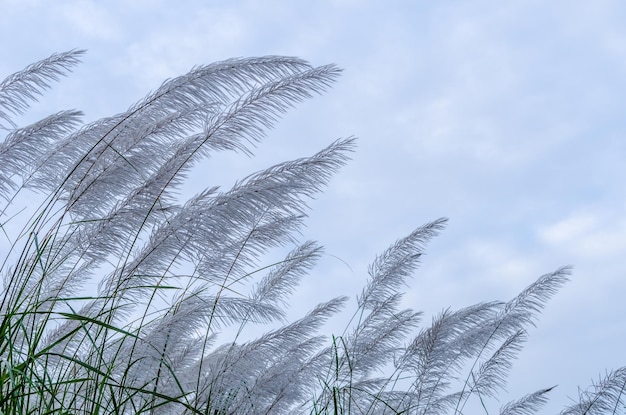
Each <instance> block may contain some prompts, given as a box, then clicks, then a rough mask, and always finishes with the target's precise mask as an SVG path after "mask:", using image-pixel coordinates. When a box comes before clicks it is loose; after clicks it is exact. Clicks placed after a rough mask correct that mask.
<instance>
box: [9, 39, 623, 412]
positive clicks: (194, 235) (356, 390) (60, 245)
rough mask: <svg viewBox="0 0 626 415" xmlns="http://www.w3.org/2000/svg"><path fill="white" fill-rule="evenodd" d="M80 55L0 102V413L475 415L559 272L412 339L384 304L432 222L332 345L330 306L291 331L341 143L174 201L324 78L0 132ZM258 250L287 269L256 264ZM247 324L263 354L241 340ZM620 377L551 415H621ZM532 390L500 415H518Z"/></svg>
mask: <svg viewBox="0 0 626 415" xmlns="http://www.w3.org/2000/svg"><path fill="white" fill-rule="evenodd" d="M83 53H84V52H83V51H70V52H66V53H61V54H54V55H52V56H51V57H49V58H47V59H44V60H42V61H40V62H38V63H36V64H33V65H31V66H28V67H27V68H26V69H24V70H22V71H20V72H17V73H15V74H14V75H11V76H9V77H8V78H6V79H5V80H4V81H2V82H1V83H0V129H2V130H4V131H6V136H5V138H4V140H3V141H2V142H0V200H2V205H0V230H2V231H3V234H2V235H3V237H4V238H6V240H7V241H8V245H7V246H8V247H9V248H8V249H7V251H6V252H1V254H2V256H3V257H2V262H1V264H2V265H1V266H0V273H1V274H2V288H3V291H2V296H1V299H0V413H3V414H79V413H80V414H95V413H98V414H140V413H147V414H173V413H178V414H211V415H218V414H439V413H442V414H443V413H452V414H464V413H468V411H469V409H468V408H475V407H476V405H479V407H480V408H483V409H484V411H485V413H487V407H488V406H491V405H492V401H495V400H496V399H497V396H498V394H499V393H501V392H502V390H503V389H504V387H505V386H506V379H507V375H508V372H509V370H510V369H511V366H512V364H513V361H514V359H515V358H516V356H517V355H518V354H519V352H520V351H521V348H522V345H523V343H524V341H525V340H526V337H527V331H526V330H527V328H528V326H531V325H533V324H535V322H536V321H537V316H538V314H539V313H540V311H541V310H542V308H543V307H544V306H545V304H546V302H547V301H548V300H549V299H550V298H551V297H552V296H553V295H554V294H555V293H556V292H557V291H558V289H559V288H560V287H561V286H562V285H563V284H564V283H565V282H566V280H567V278H568V274H569V269H568V268H561V269H559V270H557V271H555V272H553V273H550V274H546V275H544V276H542V277H540V278H539V279H538V280H537V281H536V282H535V283H533V284H531V285H530V286H529V287H528V288H527V289H525V290H524V291H523V292H522V293H520V294H519V295H518V296H516V297H515V298H513V299H512V300H511V301H508V302H498V301H494V302H486V303H481V304H476V305H473V306H470V307H467V308H464V309H461V310H456V311H453V310H445V311H443V312H442V313H441V314H440V315H438V316H436V317H435V318H434V319H433V320H432V322H431V323H430V325H426V326H422V325H421V318H422V314H421V313H420V312H416V311H414V310H412V309H403V308H402V307H401V304H402V295H403V293H404V290H405V287H407V286H408V279H409V278H410V277H411V276H412V275H413V274H414V273H415V271H416V270H417V268H418V265H419V263H420V260H421V258H422V255H423V253H424V250H425V248H426V245H427V243H428V242H429V241H430V239H432V238H433V237H435V236H436V235H437V234H438V233H439V232H441V231H442V230H443V228H444V226H445V224H446V220H445V219H439V220H436V221H434V222H430V223H427V224H426V225H424V226H421V227H418V228H417V229H416V230H414V231H413V232H412V233H410V234H409V235H408V236H407V237H405V238H402V239H399V240H398V241H397V242H396V243H394V244H392V245H391V246H390V247H389V248H388V249H386V250H385V251H383V253H382V254H381V255H380V256H378V257H377V258H376V259H375V260H374V261H373V263H372V265H371V266H370V268H369V277H368V278H367V280H365V281H364V288H363V290H362V291H361V293H360V294H359V295H358V296H357V298H356V304H355V306H356V307H355V310H354V311H353V312H352V319H351V320H350V323H349V324H348V326H347V327H346V328H345V330H344V331H343V332H342V333H340V334H339V333H335V334H334V335H332V334H331V335H328V334H329V333H326V332H325V323H326V322H327V321H328V320H329V319H331V318H332V317H333V316H334V315H335V314H337V313H339V312H340V311H342V310H344V309H345V308H346V307H347V306H348V305H349V304H351V303H349V302H348V299H347V298H345V297H340V298H335V299H331V300H329V301H327V302H325V303H322V304H320V305H318V306H317V307H315V308H314V309H313V310H311V311H310V312H309V313H307V314H305V315H304V316H302V317H300V318H299V319H296V320H293V319H290V318H289V316H288V315H287V313H286V306H287V305H288V304H289V296H290V295H291V294H292V293H293V292H294V291H295V290H296V289H297V286H298V284H299V282H300V281H301V279H302V278H304V277H305V276H306V275H307V274H308V273H309V272H311V271H312V270H313V268H314V266H315V263H316V262H317V260H318V259H319V258H320V257H321V256H322V255H323V250H322V248H321V246H319V245H318V244H317V243H316V242H312V241H307V242H300V241H299V238H298V236H299V233H300V231H301V229H302V226H303V224H304V220H305V218H306V214H307V211H308V205H307V203H308V201H310V200H311V199H312V198H315V197H316V196H317V195H318V194H319V193H320V192H321V191H322V189H323V188H324V186H325V185H326V184H327V183H328V181H329V180H330V179H331V177H332V176H333V175H334V174H335V173H336V172H337V171H338V170H339V169H340V168H341V167H342V166H343V165H344V164H345V163H346V162H347V160H348V158H349V154H350V152H352V151H353V150H354V147H355V139H354V138H346V139H339V140H336V141H335V142H333V143H331V144H330V145H329V146H328V147H326V148H325V149H323V150H321V151H320V152H318V153H317V154H314V155H312V156H310V157H305V158H302V159H298V160H293V161H288V162H284V163H280V164H278V165H275V166H273V167H270V168H267V169H265V170H263V171H260V172H258V173H255V174H252V175H250V176H248V177H246V178H243V179H242V180H240V181H239V182H237V183H235V185H234V186H233V187H232V188H231V189H227V190H222V189H219V188H217V187H212V188H208V189H206V190H204V191H202V192H200V193H199V194H197V195H195V196H193V197H191V198H190V199H189V200H187V201H182V202H181V201H180V200H179V197H178V194H177V190H178V189H179V188H180V185H181V184H182V183H183V182H184V180H185V177H186V174H187V173H188V172H189V171H190V169H191V168H192V167H193V166H194V165H196V164H198V163H200V162H202V161H203V160H205V159H206V158H208V157H209V156H210V155H211V154H213V153H215V152H217V151H236V152H241V153H244V154H248V155H252V153H253V149H254V146H255V145H256V143H258V142H259V141H260V140H262V139H263V137H264V136H265V134H266V133H267V131H268V130H269V129H271V128H272V127H273V126H274V125H275V123H276V122H277V121H278V119H279V118H280V116H281V115H282V114H283V113H285V112H286V111H287V110H289V109H290V108H291V107H293V106H294V105H295V104H297V103H299V102H301V101H303V100H305V99H308V98H311V97H312V96H313V95H316V94H320V93H323V92H324V91H325V90H326V89H328V88H329V87H330V86H331V85H332V84H333V83H334V82H335V80H336V79H337V77H338V76H339V74H340V72H341V71H340V70H339V69H338V68H337V67H336V66H334V65H326V66H320V67H312V66H311V65H310V64H308V63H307V62H305V61H303V60H301V59H297V58H289V57H279V56H268V57H261V58H250V59H230V60H226V61H223V62H217V63H214V64H211V65H205V66H198V67H196V68H193V69H192V70H191V71H190V72H189V73H188V74H186V75H183V76H181V77H178V78H174V79H171V80H168V81H166V82H164V83H163V84H162V85H161V86H160V87H159V88H157V89H156V90H155V91H154V92H152V93H150V94H148V95H147V96H146V97H145V98H144V99H142V100H140V101H138V102H137V103H136V104H135V105H133V106H131V107H130V108H129V109H128V110H126V111H124V112H121V113H120V114H117V115H114V116H111V117H108V118H103V119H101V120H97V121H95V122H92V123H90V124H87V125H82V126H81V117H82V114H81V113H80V112H79V111H74V110H69V111H68V110H64V111H59V112H56V113H54V114H52V115H50V116H48V117H46V118H44V119H42V120H41V121H37V122H34V123H32V124H31V125H28V126H25V127H19V126H18V125H17V122H16V121H15V120H14V118H15V116H18V115H22V114H24V113H25V111H26V110H27V109H28V107H29V105H30V104H31V103H32V102H33V101H35V100H36V98H37V97H38V96H39V95H40V94H42V93H43V92H44V90H46V89H47V88H49V87H50V83H51V81H56V80H58V79H59V78H60V77H61V76H64V75H66V74H67V73H68V71H69V70H71V69H72V68H73V67H74V66H75V65H76V64H77V63H78V62H79V60H80V57H81V55H82V54H83ZM32 200H36V201H37V204H36V205H34V206H33V204H32ZM26 204H29V205H30V206H29V208H28V209H26V208H24V206H25V205H26ZM15 229H16V231H15ZM275 248H280V249H286V250H288V251H289V253H288V254H287V255H286V256H285V258H284V259H283V260H280V261H276V260H275V259H272V260H270V259H269V258H270V257H271V255H270V254H271V253H272V252H276V251H275ZM265 324H271V326H268V327H267V329H266V330H265V332H264V334H262V335H260V336H258V337H256V338H255V337H254V336H249V335H246V333H247V329H248V328H249V327H250V326H259V325H261V326H262V325H265ZM229 336H230V337H229ZM624 373H625V372H624V369H619V370H616V371H614V372H611V373H610V374H609V375H607V377H606V378H604V379H603V380H601V381H600V382H599V383H597V384H596V385H594V387H593V388H592V389H590V390H589V391H587V392H581V398H580V403H578V404H576V405H573V406H571V407H570V408H567V409H566V410H565V411H564V412H563V414H596V413H624V399H623V391H624V385H625V384H626V383H625V378H626V376H624ZM551 389H552V388H545V389H540V390H539V391H537V392H535V393H531V394H529V395H526V396H524V397H522V398H521V399H519V400H517V401H514V402H511V403H508V404H506V405H504V406H503V407H502V408H501V410H500V413H501V414H503V415H505V414H506V415H513V414H532V413H536V412H537V411H538V410H540V408H541V407H542V405H543V404H544V403H545V402H546V400H547V393H548V392H549V391H550V390H551ZM472 405H473V406H472Z"/></svg>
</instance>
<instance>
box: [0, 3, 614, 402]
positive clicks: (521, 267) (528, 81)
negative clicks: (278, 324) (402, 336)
mask: <svg viewBox="0 0 626 415" xmlns="http://www.w3.org/2000/svg"><path fill="white" fill-rule="evenodd" d="M624 21H626V3H624V2H621V1H619V0H614V1H610V0H606V1H605V0H596V1H593V2H588V1H583V0H554V1H550V2H545V1H539V0H524V1H522V0H510V1H506V2H493V1H486V0H485V1H480V0H477V1H455V0H441V1H437V2H431V1H420V0H415V1H393V0H392V1H387V2H379V1H369V0H320V1H316V2H287V1H277V0H264V1H260V0H259V1H245V0H233V1H210V2H208V1H201V0H179V1H177V2H169V1H159V0H135V1H133V2H127V1H122V0H109V1H100V2H98V1H89V0H58V1H54V2H49V1H45V0H0V39H2V41H0V78H4V77H5V76H8V75H9V74H11V73H13V72H15V71H17V70H20V69H22V68H23V67H25V66H26V65H28V64H30V63H33V62H35V61H37V60H39V59H42V58H45V57H47V56H49V55H50V54H52V53H53V52H61V51H66V50H70V49H87V50H88V53H87V54H86V56H85V57H84V59H83V63H82V64H81V65H80V66H79V67H78V68H77V69H76V70H75V71H74V72H73V74H72V75H71V76H69V77H68V78H66V79H64V80H63V81H62V82H61V83H60V84H58V85H56V86H55V87H54V89H53V90H52V91H50V92H49V93H47V94H46V97H44V98H43V99H42V100H41V103H40V104H39V105H36V106H34V107H33V110H32V111H31V112H30V113H29V116H33V117H37V116H38V115H40V116H44V115H47V114H48V113H49V112H51V111H56V110H60V109H69V108H76V109H80V110H82V111H84V112H85V120H86V121H92V120H96V119H98V118H100V117H103V116H107V115H112V114H115V113H118V112H121V111H123V110H125V109H126V108H128V107H129V106H130V105H131V104H132V103H133V102H135V101H137V100H139V99H140V98H142V97H143V96H144V95H145V94H146V93H148V92H149V91H151V90H154V89H156V88H157V87H158V86H159V85H160V84H161V82H162V81H163V80H165V79H166V78H170V77H174V76H177V75H181V74H183V73H185V72H187V71H188V70H189V69H191V68H192V67H193V66H194V65H198V64H206V63H211V62H214V61H218V60H222V59H227V58H230V57H240V56H244V57H247V56H262V55H289V56H298V57H301V58H303V59H306V60H308V61H310V62H311V63H312V64H314V65H323V64H327V63H335V64H337V65H338V66H340V67H341V68H343V69H344V72H343V75H342V76H341V79H340V80H339V82H338V83H337V84H336V85H335V86H334V87H333V88H332V89H331V90H330V91H328V92H327V93H325V94H324V96H321V97H316V98H315V99H313V100H312V101H308V102H305V103H303V104H302V105H299V106H298V107H297V108H296V109H295V110H293V111H291V112H290V113H289V114H287V115H286V116H285V117H284V118H283V120H282V121H281V122H280V123H279V124H278V126H277V127H276V128H275V129H274V130H273V131H271V132H270V134H269V135H268V137H267V139H266V140H265V141H264V142H263V143H262V144H260V145H259V147H258V149H257V152H256V157H255V158H251V159H248V158H245V157H240V156H238V157H229V156H224V157H221V158H220V157H217V158H215V159H211V160H210V161H209V162H207V163H203V165H202V166H201V167H200V169H199V171H198V172H197V174H196V175H194V176H193V177H192V181H191V182H190V184H189V188H188V189H187V191H189V192H192V191H197V190H199V189H201V188H203V187H208V186H211V185H215V184H222V185H224V186H228V185H229V184H232V182H233V181H234V180H235V179H237V178H242V177H244V176H245V175H247V174H249V173H251V172H254V171H256V170H259V169H262V168H264V167H269V166H270V165H272V164H275V163H278V162H281V161H284V160H287V159H291V158H296V157H302V156H305V155H309V154H313V153H314V152H316V151H318V150H320V149H321V148H323V147H325V146H326V145H328V144H329V143H331V142H332V141H334V140H335V139H336V138H339V137H348V136H356V137H358V139H359V141H358V150H357V151H356V152H355V153H354V154H353V160H352V161H351V162H350V163H349V164H348V166H347V167H345V168H344V169H343V170H342V171H341V173H340V174H339V175H338V176H337V177H335V179H334V180H333V181H332V183H331V184H330V186H329V187H328V188H327V190H326V191H325V192H324V194H323V195H321V196H320V197H319V198H318V199H317V200H315V201H314V202H312V203H311V207H312V212H311V214H310V218H309V220H308V227H307V229H306V230H305V231H304V235H303V237H304V238H306V239H315V240H318V241H319V242H320V243H321V244H322V245H324V246H325V251H326V253H327V254H328V255H327V256H325V257H324V258H323V259H322V261H321V264H320V267H319V269H316V270H314V271H312V272H311V275H310V276H309V277H308V278H307V279H305V281H304V282H303V284H302V286H301V289H300V290H299V291H298V293H297V294H296V297H295V301H294V304H298V306H297V307H295V306H294V307H293V308H292V312H293V313H294V315H299V314H302V312H303V311H302V310H300V308H299V307H309V306H312V305H314V304H315V303H317V302H320V301H323V300H325V299H329V298H331V297H334V296H336V295H342V294H345V295H351V296H354V295H355V294H356V293H358V292H359V291H360V289H361V287H362V286H363V283H364V281H365V278H366V276H367V272H366V271H367V265H368V264H369V263H370V262H371V261H372V260H373V259H374V257H375V255H376V254H377V253H380V252H381V251H383V250H384V249H385V248H386V247H387V246H388V245H390V244H391V243H393V242H394V241H395V240H396V239H397V238H400V237H402V236H405V235H407V234H408V233H410V232H411V231H412V230H413V229H414V228H415V227H417V226H419V225H421V224H423V223H426V222H428V221H431V220H434V219H437V218H439V217H442V216H445V217H448V218H450V222H449V225H448V227H447V229H446V231H445V232H444V233H443V234H442V235H441V236H439V237H438V238H437V239H435V240H434V241H433V242H432V243H431V244H430V246H429V248H428V251H427V252H428V253H427V255H425V257H424V260H423V263H422V266H421V268H420V270H418V272H417V273H416V275H415V277H414V279H413V280H412V281H411V282H410V286H409V287H407V292H406V297H405V300H406V303H407V304H408V305H409V306H411V307H413V308H415V309H417V310H423V311H425V313H426V316H427V317H426V318H425V321H426V322H428V321H429V320H430V317H429V316H431V315H433V314H436V313H438V312H439V311H441V310H442V309H443V308H446V307H452V308H459V307H463V306H468V305H471V304H474V303H476V302H480V301H488V300H496V299H499V300H507V299H509V298H512V297H513V296H515V295H516V294H517V293H518V292H519V291H521V290H522V289H523V288H524V287H525V286H527V285H528V284H530V283H532V282H533V281H534V280H535V279H536V278H537V277H539V276H540V275H542V274H544V273H548V272H551V271H553V270H555V269H557V268H558V267H560V266H562V265H573V266H574V271H573V275H572V279H571V281H570V283H569V284H568V285H567V286H565V287H564V288H563V289H562V290H561V291H560V292H559V293H558V295H557V296H556V297H555V298H554V299H553V300H552V301H551V302H550V303H549V305H548V307H547V309H546V310H545V312H544V313H543V314H542V316H541V319H540V321H539V323H538V325H537V327H536V328H534V329H532V330H531V332H530V338H529V341H528V343H527V344H526V346H525V349H524V351H523V352H522V353H521V355H520V358H519V359H518V361H517V363H516V366H515V368H514V370H513V372H512V374H511V377H510V380H509V384H508V391H509V392H510V393H509V394H504V395H503V396H502V397H501V400H502V404H504V403H506V401H507V400H509V399H514V398H516V397H520V396H521V395H524V394H526V393H529V392H532V391H534V390H537V389H539V388H542V387H548V386H552V385H555V384H558V385H559V387H558V388H557V389H556V390H555V391H554V392H552V394H551V402H550V404H549V405H548V406H546V408H545V411H543V413H552V412H558V411H559V410H560V409H561V408H563V407H564V406H565V405H566V404H568V403H571V402H572V399H573V398H576V397H577V394H578V390H577V387H578V386H581V387H586V386H588V385H589V384H590V383H591V380H597V379H598V377H599V376H600V375H603V374H604V373H605V372H606V371H607V370H610V369H617V368H618V367H621V366H624V365H626V359H624V356H623V354H622V350H623V349H622V347H621V346H622V345H623V343H624V340H625V339H626V331H625V326H624V324H623V316H624V315H625V312H626V302H625V301H623V298H624V293H625V292H626V278H625V277H626V276H625V275H624V274H625V272H624V271H625V269H626V265H624V261H623V258H624V252H625V251H626V187H625V186H624V178H625V177H626V164H625V163H623V162H622V160H623V159H624V156H626V138H625V134H626V119H625V118H624V116H623V111H624V108H626V94H624V91H625V90H626V25H624V24H623V22H624ZM208 178H210V179H208Z"/></svg>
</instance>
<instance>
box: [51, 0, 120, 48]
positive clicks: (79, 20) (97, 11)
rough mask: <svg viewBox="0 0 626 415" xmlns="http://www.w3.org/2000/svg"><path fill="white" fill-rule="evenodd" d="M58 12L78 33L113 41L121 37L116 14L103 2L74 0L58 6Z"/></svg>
mask: <svg viewBox="0 0 626 415" xmlns="http://www.w3.org/2000/svg"><path fill="white" fill-rule="evenodd" d="M59 8H60V13H61V15H62V16H63V17H64V19H65V20H66V22H67V23H69V25H70V27H71V28H73V29H75V30H76V31H77V33H78V34H79V35H82V36H86V37H89V38H96V39H99V40H106V41H114V40H118V39H119V38H120V37H121V32H122V30H123V29H122V27H121V26H120V24H119V22H118V20H117V18H116V15H115V14H114V13H112V12H111V11H110V10H109V9H108V8H107V7H105V6H103V3H96V2H94V1H91V0H76V1H72V2H67V3H63V4H61V5H60V6H59Z"/></svg>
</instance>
